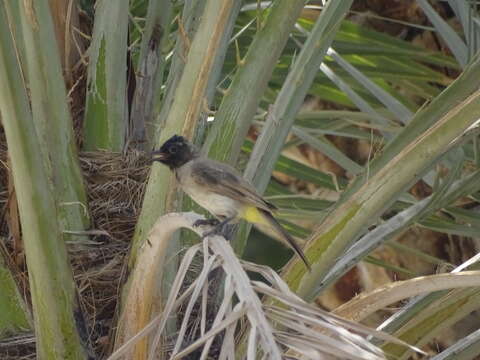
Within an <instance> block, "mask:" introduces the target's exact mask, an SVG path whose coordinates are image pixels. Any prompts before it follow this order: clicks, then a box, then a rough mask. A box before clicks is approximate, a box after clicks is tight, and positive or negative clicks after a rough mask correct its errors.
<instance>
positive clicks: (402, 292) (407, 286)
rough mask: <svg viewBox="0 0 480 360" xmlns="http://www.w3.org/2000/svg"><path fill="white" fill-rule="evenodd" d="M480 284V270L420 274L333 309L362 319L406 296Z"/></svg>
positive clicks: (360, 296)
mask: <svg viewBox="0 0 480 360" xmlns="http://www.w3.org/2000/svg"><path fill="white" fill-rule="evenodd" d="M472 286H480V271H464V272H460V273H455V274H452V273H449V274H439V275H430V276H421V277H417V278H415V279H410V280H405V281H397V282H394V283H392V284H388V285H386V286H382V287H380V288H378V289H375V290H374V291H372V292H369V293H366V294H362V295H359V296H357V297H355V298H354V299H352V300H350V301H349V302H348V303H346V304H343V305H341V306H339V307H338V308H336V309H335V310H334V311H333V312H334V313H335V314H337V315H339V316H342V317H344V318H346V319H349V320H354V321H361V320H363V319H365V318H366V317H367V316H369V315H371V314H373V313H374V312H376V311H378V310H380V309H383V308H385V307H386V306H388V305H391V304H393V303H396V302H397V301H401V300H404V299H406V298H409V297H412V296H416V295H420V294H424V293H429V292H435V291H440V290H447V289H455V288H464V287H472Z"/></svg>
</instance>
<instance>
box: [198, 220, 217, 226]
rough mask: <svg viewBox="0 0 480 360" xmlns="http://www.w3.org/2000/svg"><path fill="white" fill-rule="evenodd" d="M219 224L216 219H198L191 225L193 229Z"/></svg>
mask: <svg viewBox="0 0 480 360" xmlns="http://www.w3.org/2000/svg"><path fill="white" fill-rule="evenodd" d="M218 224H220V221H219V220H218V219H198V220H197V221H195V222H194V223H193V227H199V226H205V225H207V226H218Z"/></svg>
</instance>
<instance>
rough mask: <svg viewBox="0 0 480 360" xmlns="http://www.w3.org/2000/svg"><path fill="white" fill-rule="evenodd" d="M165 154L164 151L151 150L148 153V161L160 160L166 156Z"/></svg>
mask: <svg viewBox="0 0 480 360" xmlns="http://www.w3.org/2000/svg"><path fill="white" fill-rule="evenodd" d="M167 157H168V156H167V154H165V153H164V152H162V151H160V150H158V151H153V152H151V153H150V162H151V163H153V162H155V161H162V160H165V159H166V158H167Z"/></svg>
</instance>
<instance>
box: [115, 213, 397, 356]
mask: <svg viewBox="0 0 480 360" xmlns="http://www.w3.org/2000/svg"><path fill="white" fill-rule="evenodd" d="M198 219H203V217H201V216H200V215H198V214H195V213H171V214H168V215H165V216H162V217H160V218H159V219H158V220H157V222H156V223H155V226H154V228H153V229H152V231H151V232H150V235H149V241H148V242H146V243H145V244H144V245H143V246H142V247H141V248H140V251H139V258H138V261H137V265H136V266H135V268H134V270H133V274H132V284H131V287H130V289H131V291H130V292H129V293H128V295H127V302H126V304H125V307H124V309H125V310H124V312H123V314H122V317H121V325H122V326H121V330H120V332H119V334H118V336H117V344H116V345H117V347H118V348H117V351H116V352H115V353H114V354H112V356H111V357H110V358H109V360H114V359H119V358H124V359H130V358H135V359H149V360H150V359H157V358H169V359H179V358H182V357H184V356H187V355H189V354H190V356H198V358H199V359H207V357H208V356H212V351H214V354H216V355H218V354H220V355H219V358H226V357H228V356H231V355H232V354H235V356H246V359H255V358H256V356H257V355H258V354H264V355H265V356H267V357H268V358H269V359H282V357H283V356H284V353H285V349H286V350H287V351H293V352H295V353H296V354H303V356H304V357H303V358H307V359H308V358H310V359H318V358H319V357H318V356H317V355H318V354H321V356H322V357H325V356H327V355H328V356H337V357H338V356H341V358H342V359H363V360H365V359H372V360H379V359H384V356H383V353H382V351H381V350H379V349H378V348H377V347H375V346H374V345H372V344H371V343H369V342H368V341H367V340H365V338H364V337H365V336H369V335H371V336H375V337H380V338H382V336H383V338H384V339H386V338H388V340H390V341H392V338H391V337H389V336H387V335H382V334H381V333H379V332H376V331H374V330H370V329H368V328H367V327H365V326H362V325H358V324H354V323H350V322H348V321H345V320H343V319H341V318H339V317H337V316H335V315H331V314H329V313H327V312H325V311H322V310H320V309H317V308H316V307H315V306H313V305H310V304H307V303H305V302H304V301H303V300H302V299H300V298H299V297H298V296H297V295H295V294H294V293H293V292H291V291H290V289H289V288H288V286H287V284H286V283H285V282H284V281H283V280H282V279H281V278H280V276H279V275H278V274H276V273H275V272H274V271H273V270H271V269H270V268H267V267H264V266H259V265H255V264H251V263H247V262H243V261H241V260H239V259H238V258H237V257H236V255H235V253H234V251H233V249H232V247H231V245H230V244H229V243H228V242H227V241H226V240H225V239H223V238H222V237H220V236H211V237H208V238H206V239H205V240H204V241H203V242H202V243H200V244H197V245H194V246H192V247H190V248H189V249H188V250H187V252H186V253H185V255H184V258H183V260H182V262H181V264H180V268H179V270H178V272H177V277H176V278H175V281H174V283H173V284H172V286H171V292H170V293H169V294H168V300H167V302H166V304H165V305H164V307H163V312H161V313H160V314H159V315H156V316H155V315H154V313H155V312H156V311H158V310H155V309H158V307H159V300H161V298H160V297H159V296H158V291H159V289H160V288H161V284H160V283H159V281H158V280H157V279H159V278H161V272H162V269H159V267H161V264H164V260H165V255H166V249H167V245H168V242H169V241H170V238H171V237H172V235H173V233H174V232H175V231H176V230H177V229H179V228H188V229H191V230H193V231H194V232H196V233H197V234H201V233H202V231H204V230H205V228H202V227H194V226H193V224H194V223H195V221H196V220H198ZM199 253H202V254H203V267H202V270H201V271H200V273H199V274H198V275H197V276H196V277H195V279H194V280H193V282H192V283H191V284H189V285H188V286H184V283H185V275H186V273H187V271H189V270H192V268H193V267H192V263H193V259H194V257H197V258H198V255H199ZM195 266H196V267H197V268H198V265H195ZM219 268H221V270H223V272H224V273H225V274H226V275H225V279H226V280H225V286H224V293H223V301H222V302H221V303H220V306H219V308H218V309H216V310H215V311H214V312H213V313H214V319H209V318H208V314H212V311H211V310H210V309H211V308H212V306H215V305H214V303H215V301H213V300H212V301H210V300H209V299H208V298H207V299H205V298H204V297H207V296H208V295H209V292H208V287H209V286H211V282H212V274H214V273H213V271H217V270H220V269H219ZM247 271H254V272H257V273H260V274H261V275H262V276H263V277H264V278H265V279H266V280H267V281H268V284H267V283H264V282H256V281H255V282H252V281H250V279H249V277H248V275H247ZM217 275H218V273H217ZM181 291H182V292H181ZM260 297H262V298H267V299H269V300H270V304H271V303H272V302H273V303H274V304H276V305H275V306H272V305H266V304H262V302H261V300H260ZM213 298H215V299H217V298H218V296H216V295H215V296H213ZM213 298H212V299H213ZM235 303H236V305H235V306H233V304H235ZM277 305H278V306H277ZM180 307H181V310H182V311H181V314H182V316H183V319H182V325H181V327H180V331H179V333H178V334H176V336H175V340H176V344H175V345H174V346H173V351H172V352H171V353H170V354H169V356H168V357H165V353H166V351H165V350H163V349H164V348H165V346H163V347H162V348H159V344H160V339H161V337H162V336H163V335H164V329H165V325H166V322H167V319H168V318H169V317H170V316H172V314H174V313H175V312H176V313H178V312H179V308H180ZM194 309H199V310H198V311H196V310H194ZM209 310H210V311H209ZM199 318H200V319H199ZM150 319H152V320H151V321H150ZM245 320H247V321H245ZM196 324H197V325H196ZM198 324H200V325H199V326H198ZM207 324H211V325H207ZM195 328H196V329H197V330H198V331H195V330H193V331H192V329H195ZM240 328H243V329H245V330H246V331H245V334H246V336H245V337H240V338H241V339H242V340H245V346H244V344H243V343H242V342H241V341H240V342H239V341H238V340H237V341H235V336H234V335H236V331H237V330H238V329H240ZM187 329H188V331H187ZM347 329H352V330H354V331H355V334H353V333H351V332H349V331H348V330H347ZM153 332H156V333H155V335H154V336H150V339H148V338H146V337H147V336H149V335H151V334H152V333H153ZM188 332H190V333H191V335H190V336H189V335H188V334H187V333H188ZM192 334H193V336H192ZM360 334H361V335H360ZM214 340H219V341H221V343H220V344H218V341H217V342H216V343H215V347H213V348H212V346H213V344H214V342H213V341H214ZM122 343H123V345H122ZM185 344H187V345H185ZM120 345H121V346H120ZM162 345H164V344H162ZM202 347H203V349H202V350H201V351H200V349H201V348H202ZM194 351H195V353H193V352H194ZM244 351H245V352H246V353H245V354H243V352H244ZM309 354H310V355H311V356H310V355H309ZM305 356H306V357H305Z"/></svg>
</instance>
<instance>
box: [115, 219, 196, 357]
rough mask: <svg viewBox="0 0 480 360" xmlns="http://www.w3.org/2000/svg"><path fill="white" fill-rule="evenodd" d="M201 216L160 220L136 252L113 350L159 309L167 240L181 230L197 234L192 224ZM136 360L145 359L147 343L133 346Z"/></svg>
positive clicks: (142, 326) (131, 335)
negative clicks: (136, 258) (136, 255)
mask: <svg viewBox="0 0 480 360" xmlns="http://www.w3.org/2000/svg"><path fill="white" fill-rule="evenodd" d="M199 219H203V217H202V216H200V215H198V214H195V213H184V214H182V215H181V216H179V214H177V213H170V214H167V215H165V216H162V217H160V218H159V219H158V220H157V222H156V223H155V225H154V226H153V228H152V230H151V231H150V234H149V235H148V240H147V241H146V242H145V243H144V244H143V245H142V246H141V248H140V249H139V252H138V260H137V263H136V266H135V268H134V270H133V275H132V277H131V279H132V280H131V284H130V287H129V291H128V294H127V296H126V300H125V303H124V305H123V307H122V313H121V314H120V318H119V323H118V330H117V334H116V339H115V348H116V349H118V348H119V347H120V345H122V344H124V343H125V342H126V341H127V340H129V339H131V338H132V337H134V335H136V334H137V333H138V332H139V331H140V330H142V329H143V328H144V327H145V326H146V325H147V324H148V323H149V322H150V320H151V317H152V316H151V315H152V311H153V310H154V308H156V310H157V311H159V310H160V309H159V308H160V305H159V303H160V301H161V297H160V291H161V282H159V281H158V279H161V278H162V274H163V266H161V265H162V264H164V263H165V255H166V254H167V248H168V243H169V240H170V238H171V237H172V235H173V233H174V232H175V231H177V230H178V229H180V228H189V229H191V230H193V231H196V232H198V231H199V228H194V227H193V226H192V224H193V223H194V222H195V221H196V220H199ZM134 353H135V359H146V356H147V342H146V341H145V340H142V341H141V342H140V343H139V344H137V345H136V347H135V350H134Z"/></svg>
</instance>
